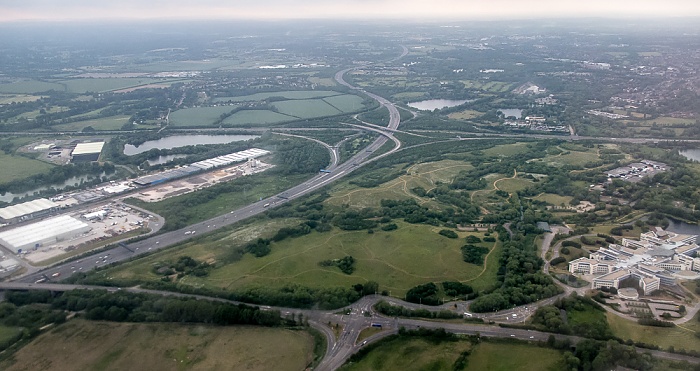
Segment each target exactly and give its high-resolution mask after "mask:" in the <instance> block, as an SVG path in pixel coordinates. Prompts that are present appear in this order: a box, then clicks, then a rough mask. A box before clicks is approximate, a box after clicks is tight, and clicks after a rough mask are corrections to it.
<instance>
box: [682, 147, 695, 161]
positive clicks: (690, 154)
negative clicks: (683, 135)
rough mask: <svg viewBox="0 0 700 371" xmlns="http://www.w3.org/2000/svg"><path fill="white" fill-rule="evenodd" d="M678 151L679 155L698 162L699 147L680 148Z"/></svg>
mask: <svg viewBox="0 0 700 371" xmlns="http://www.w3.org/2000/svg"><path fill="white" fill-rule="evenodd" d="M678 153H679V154H680V155H681V156H683V157H685V158H687V159H688V160H692V161H698V162H700V149H697V148H693V149H682V150H680V151H678Z"/></svg>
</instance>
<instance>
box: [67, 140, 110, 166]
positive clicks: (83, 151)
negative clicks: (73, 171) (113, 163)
mask: <svg viewBox="0 0 700 371" xmlns="http://www.w3.org/2000/svg"><path fill="white" fill-rule="evenodd" d="M104 145H105V142H91V143H78V144H77V145H76V146H75V149H74V150H73V153H71V159H72V160H73V162H90V161H97V159H99V158H100V153H102V147H104Z"/></svg>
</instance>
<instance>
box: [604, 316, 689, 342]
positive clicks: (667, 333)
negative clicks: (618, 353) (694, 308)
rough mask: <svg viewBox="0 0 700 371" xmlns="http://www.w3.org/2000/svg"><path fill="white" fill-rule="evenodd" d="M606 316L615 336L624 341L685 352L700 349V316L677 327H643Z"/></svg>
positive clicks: (617, 317) (616, 317)
mask: <svg viewBox="0 0 700 371" xmlns="http://www.w3.org/2000/svg"><path fill="white" fill-rule="evenodd" d="M606 316H607V318H608V323H609V324H610V328H611V329H612V331H613V334H615V336H617V337H619V338H621V339H623V340H627V339H632V340H634V341H641V342H643V343H647V344H656V345H658V346H660V347H662V348H664V349H668V347H671V346H672V347H674V348H676V349H685V350H691V349H695V350H698V349H700V338H698V337H697V336H695V334H696V333H698V332H700V322H698V318H700V315H696V316H695V318H693V319H691V320H690V321H688V322H686V323H684V324H682V325H680V326H676V327H651V326H642V325H639V324H637V323H636V322H632V321H630V320H626V319H624V318H621V317H619V316H616V315H614V314H612V313H606Z"/></svg>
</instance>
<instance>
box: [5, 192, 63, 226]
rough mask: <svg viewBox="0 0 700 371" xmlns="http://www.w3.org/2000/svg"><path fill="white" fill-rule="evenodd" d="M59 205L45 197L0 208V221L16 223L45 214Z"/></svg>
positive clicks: (56, 208)
mask: <svg viewBox="0 0 700 371" xmlns="http://www.w3.org/2000/svg"><path fill="white" fill-rule="evenodd" d="M58 208H59V205H58V204H57V203H55V202H53V201H49V200H47V199H45V198H40V199H37V200H33V201H29V202H24V203H21V204H17V205H12V206H8V207H3V208H2V209H0V222H2V223H8V224H9V223H16V222H21V221H24V220H29V219H33V218H36V217H39V216H43V215H47V214H49V213H51V212H53V211H56V210H58Z"/></svg>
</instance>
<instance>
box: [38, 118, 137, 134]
mask: <svg viewBox="0 0 700 371" xmlns="http://www.w3.org/2000/svg"><path fill="white" fill-rule="evenodd" d="M127 122H129V116H126V115H124V116H110V117H101V118H98V119H92V120H84V121H76V122H69V123H67V124H60V125H53V126H52V127H51V128H53V129H55V130H60V131H63V130H65V131H80V130H83V129H84V128H85V127H88V126H91V127H92V128H93V129H95V130H98V131H99V130H119V129H121V127H122V126H124V124H126V123H127Z"/></svg>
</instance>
